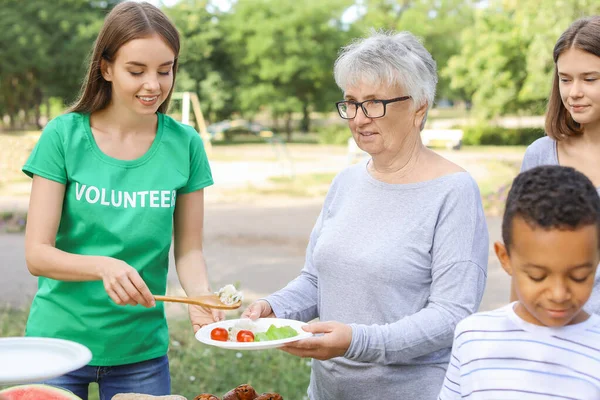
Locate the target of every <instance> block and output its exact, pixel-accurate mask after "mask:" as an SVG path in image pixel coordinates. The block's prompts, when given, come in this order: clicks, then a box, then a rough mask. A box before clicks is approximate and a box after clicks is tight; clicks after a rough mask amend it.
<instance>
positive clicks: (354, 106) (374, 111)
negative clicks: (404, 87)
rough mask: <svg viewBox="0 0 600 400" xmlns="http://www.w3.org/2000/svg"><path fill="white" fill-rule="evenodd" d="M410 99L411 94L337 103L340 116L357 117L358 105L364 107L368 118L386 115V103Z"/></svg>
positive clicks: (344, 117) (345, 117)
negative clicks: (384, 98) (387, 98)
mask: <svg viewBox="0 0 600 400" xmlns="http://www.w3.org/2000/svg"><path fill="white" fill-rule="evenodd" d="M408 99H410V96H402V97H396V98H395V99H389V100H365V101H361V102H360V103H357V102H355V101H338V102H337V103H335V105H336V107H337V110H338V113H339V114H340V117H342V118H343V119H352V118H354V117H356V113H357V112H358V107H360V108H362V110H363V113H365V116H367V118H381V117H383V116H384V115H385V111H386V105H388V104H390V103H395V102H397V101H404V100H408Z"/></svg>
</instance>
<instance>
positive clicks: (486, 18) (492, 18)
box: [441, 0, 600, 117]
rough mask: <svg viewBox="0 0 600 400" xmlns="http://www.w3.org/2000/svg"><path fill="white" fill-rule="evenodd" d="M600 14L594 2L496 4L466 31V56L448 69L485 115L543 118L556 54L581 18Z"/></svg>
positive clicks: (455, 85) (510, 0) (504, 0)
mask: <svg viewBox="0 0 600 400" xmlns="http://www.w3.org/2000/svg"><path fill="white" fill-rule="evenodd" d="M598 13H600V3H599V2H597V1H591V0H561V1H558V2H557V1H554V0H538V1H530V2H517V1H516V0H492V1H490V2H489V3H488V4H487V5H486V7H482V8H480V9H479V10H478V12H477V13H476V14H475V20H474V23H473V24H472V25H467V26H465V27H464V29H462V30H461V31H462V34H461V41H460V49H461V50H460V52H458V53H457V54H455V55H454V56H452V57H450V59H449V60H448V64H447V66H445V67H444V68H442V70H441V71H442V76H444V77H445V78H447V79H449V80H450V82H451V88H452V89H453V90H456V91H459V92H463V93H464V94H465V97H466V98H467V99H472V102H473V105H474V110H475V111H476V113H477V114H478V115H479V116H480V117H495V116H499V115H506V114H511V113H521V114H522V113H534V114H541V113H543V110H544V104H545V101H546V99H547V96H548V94H549V93H550V87H551V83H552V78H553V74H554V61H553V59H552V50H553V48H554V44H555V42H556V40H557V39H558V37H559V36H560V34H561V33H562V32H563V31H564V30H565V29H566V28H567V27H568V26H569V25H570V24H571V23H572V22H573V21H574V20H575V19H577V18H579V17H581V16H584V15H595V14H598Z"/></svg>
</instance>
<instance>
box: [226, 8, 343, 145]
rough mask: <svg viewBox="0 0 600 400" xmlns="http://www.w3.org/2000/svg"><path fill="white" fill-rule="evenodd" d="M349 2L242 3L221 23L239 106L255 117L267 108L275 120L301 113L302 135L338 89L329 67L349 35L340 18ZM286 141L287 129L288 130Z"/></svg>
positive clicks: (331, 101)
mask: <svg viewBox="0 0 600 400" xmlns="http://www.w3.org/2000/svg"><path fill="white" fill-rule="evenodd" d="M351 4H352V2H351V1H350V0H331V1H327V2H324V1H321V0H306V1H304V2H295V1H281V2H273V1H268V0H253V1H250V0H240V1H238V2H237V3H236V4H235V5H234V6H233V8H232V9H231V12H230V13H229V14H228V15H227V16H226V18H224V19H223V24H224V32H227V33H228V35H227V38H226V40H225V42H224V43H225V46H226V47H227V49H228V51H229V52H230V54H231V59H232V60H233V63H234V64H235V65H236V72H237V74H238V77H239V90H238V91H237V93H236V95H237V96H239V98H240V100H239V104H240V107H241V109H242V111H244V112H245V113H247V114H250V115H253V114H255V113H257V112H258V111H259V110H261V109H263V108H267V109H269V110H270V111H271V113H272V114H273V115H274V116H275V117H278V116H281V115H285V116H286V119H287V121H288V122H289V121H291V115H292V112H297V111H300V112H302V116H303V118H302V130H303V131H308V129H309V128H310V125H309V124H310V117H309V113H310V111H311V110H320V109H321V107H323V106H324V105H325V103H327V107H328V109H331V107H332V106H331V104H332V103H333V102H334V101H335V99H337V98H338V97H339V96H340V95H339V89H337V87H336V85H335V83H334V81H333V74H332V69H333V62H334V60H335V58H336V57H337V53H338V51H339V48H340V47H341V46H342V45H344V44H346V42H347V41H348V39H349V37H350V36H351V35H352V33H351V31H348V30H344V29H343V24H342V22H341V16H342V14H343V12H344V11H345V10H346V9H347V8H348V7H349V6H350V5H351ZM286 131H287V133H288V138H289V137H290V134H291V126H290V124H289V123H288V124H287V127H286Z"/></svg>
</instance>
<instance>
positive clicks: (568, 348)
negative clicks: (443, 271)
mask: <svg viewBox="0 0 600 400" xmlns="http://www.w3.org/2000/svg"><path fill="white" fill-rule="evenodd" d="M515 304H516V303H512V304H509V305H506V306H504V307H502V308H499V309H497V310H494V311H491V312H482V313H477V314H474V315H472V316H470V317H467V318H465V319H464V320H463V321H461V322H460V323H459V324H458V326H457V327H456V333H455V337H454V345H453V347H452V356H451V359H450V365H449V366H448V371H447V373H446V379H445V380H444V385H443V387H442V391H441V392H440V395H439V399H440V400H448V399H463V398H466V399H470V400H477V399H506V400H508V399H519V400H524V399H536V400H539V399H580V400H584V399H585V400H587V399H590V400H591V399H600V317H599V316H597V315H591V316H590V318H589V319H588V320H587V321H584V322H582V323H579V324H575V325H569V326H565V327H561V328H550V327H546V326H539V325H533V324H530V323H528V322H525V321H523V320H522V319H521V318H520V317H519V316H517V314H515V312H514V305H515Z"/></svg>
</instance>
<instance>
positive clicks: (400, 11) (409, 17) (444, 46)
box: [357, 0, 474, 100]
mask: <svg viewBox="0 0 600 400" xmlns="http://www.w3.org/2000/svg"><path fill="white" fill-rule="evenodd" d="M364 4H365V7H366V14H365V16H364V18H362V19H361V20H359V21H358V22H357V25H358V26H359V27H360V28H361V30H362V31H365V30H366V29H367V28H371V27H375V28H377V29H388V30H390V29H393V30H398V31H403V30H408V31H410V32H412V33H414V34H415V35H417V36H419V37H420V38H422V40H423V45H424V46H425V47H426V48H427V50H429V52H430V53H431V55H432V56H433V58H434V59H435V60H436V62H437V65H438V70H441V69H442V68H443V67H444V66H445V65H446V64H447V63H448V59H449V58H450V57H452V56H453V55H455V54H458V53H459V52H460V46H461V32H462V31H463V29H464V28H465V27H467V26H470V25H471V24H472V22H473V19H474V1H473V0H445V1H439V0H403V1H389V0H365V1H364ZM439 78H440V79H439V83H438V88H437V98H451V99H456V100H468V98H465V97H464V95H463V92H461V91H460V90H458V89H457V87H451V86H450V77H448V76H446V75H441V74H440V77H439Z"/></svg>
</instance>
